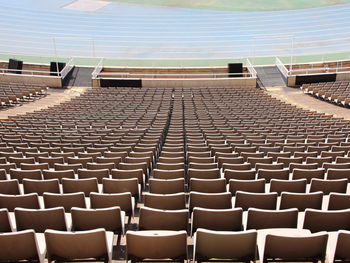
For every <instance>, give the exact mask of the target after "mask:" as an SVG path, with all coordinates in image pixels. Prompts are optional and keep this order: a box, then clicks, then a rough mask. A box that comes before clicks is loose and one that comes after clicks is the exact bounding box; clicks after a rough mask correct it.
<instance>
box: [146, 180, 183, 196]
mask: <svg viewBox="0 0 350 263" xmlns="http://www.w3.org/2000/svg"><path fill="white" fill-rule="evenodd" d="M148 185H149V192H150V193H153V194H175V193H181V192H185V179H184V178H177V179H156V178H151V179H149V181H148Z"/></svg>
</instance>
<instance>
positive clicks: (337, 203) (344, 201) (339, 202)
mask: <svg viewBox="0 0 350 263" xmlns="http://www.w3.org/2000/svg"><path fill="white" fill-rule="evenodd" d="M348 208H350V195H349V194H340V193H330V195H329V200H328V210H342V209H348Z"/></svg>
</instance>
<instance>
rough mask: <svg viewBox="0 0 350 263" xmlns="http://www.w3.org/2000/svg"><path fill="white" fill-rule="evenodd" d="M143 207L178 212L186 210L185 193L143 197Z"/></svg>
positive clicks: (149, 194) (148, 194)
mask: <svg viewBox="0 0 350 263" xmlns="http://www.w3.org/2000/svg"><path fill="white" fill-rule="evenodd" d="M144 205H145V206H147V207H151V208H155V209H164V210H180V209H186V195H185V193H176V194H151V193H146V194H145V195H144Z"/></svg>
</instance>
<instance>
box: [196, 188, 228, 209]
mask: <svg viewBox="0 0 350 263" xmlns="http://www.w3.org/2000/svg"><path fill="white" fill-rule="evenodd" d="M194 207H202V208H210V209H228V208H232V202H231V193H229V192H223V193H200V192H190V197H189V209H190V211H192V210H193V208H194Z"/></svg>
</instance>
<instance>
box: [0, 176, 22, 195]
mask: <svg viewBox="0 0 350 263" xmlns="http://www.w3.org/2000/svg"><path fill="white" fill-rule="evenodd" d="M0 194H5V195H19V194H21V190H20V188H19V183H18V180H17V179H12V180H0Z"/></svg>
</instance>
